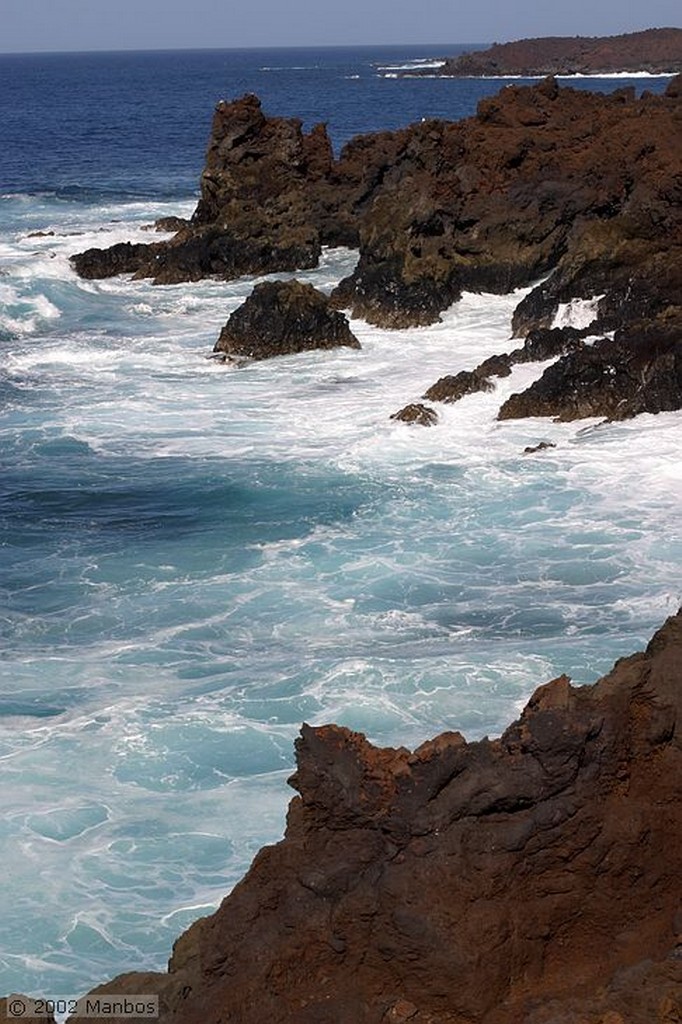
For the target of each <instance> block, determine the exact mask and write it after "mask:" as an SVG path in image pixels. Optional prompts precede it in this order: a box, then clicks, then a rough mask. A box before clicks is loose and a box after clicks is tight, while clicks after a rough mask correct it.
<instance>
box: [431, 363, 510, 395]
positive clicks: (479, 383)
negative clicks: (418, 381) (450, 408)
mask: <svg viewBox="0 0 682 1024" xmlns="http://www.w3.org/2000/svg"><path fill="white" fill-rule="evenodd" d="M494 388H495V385H494V384H493V383H492V381H491V380H489V379H488V377H485V376H483V374H480V373H478V371H477V370H461V371H460V372H459V373H456V374H454V375H450V376H447V377H441V378H440V380H437V381H436V383H435V384H432V385H431V387H430V388H429V389H428V391H427V392H426V394H425V395H424V398H426V399H427V400H428V401H431V402H458V401H459V400H460V398H464V396H465V395H473V394H476V392H477V391H493V390H494Z"/></svg>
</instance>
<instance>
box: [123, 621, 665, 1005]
mask: <svg viewBox="0 0 682 1024" xmlns="http://www.w3.org/2000/svg"><path fill="white" fill-rule="evenodd" d="M681 723H682V611H680V612H679V613H678V614H677V615H675V616H673V617H672V618H670V619H668V621H667V622H666V623H665V625H664V626H663V627H662V628H661V629H660V630H659V631H658V632H657V633H656V635H655V636H654V637H653V639H652V640H651V642H650V643H649V645H648V647H647V648H646V651H644V652H643V653H639V654H635V655H632V656H631V657H629V658H623V659H621V660H620V661H618V662H617V663H616V665H615V666H614V668H613V670H612V671H611V672H610V673H609V674H608V675H606V676H605V677H604V678H602V679H601V680H599V681H598V682H597V683H596V684H595V685H593V686H586V687H579V688H574V687H572V686H571V684H570V681H569V680H568V679H567V678H566V677H565V676H562V677H560V678H558V679H555V680H554V681H553V682H551V683H548V684H546V685H545V686H542V687H540V688H539V689H538V690H537V691H536V693H535V694H534V695H533V696H532V697H531V699H530V701H529V703H528V705H527V707H526V709H525V711H524V712H523V714H522V715H521V717H520V719H519V720H518V721H517V722H515V723H514V724H513V725H511V726H510V727H509V728H508V729H507V731H506V732H505V733H504V734H503V735H502V736H501V737H500V738H499V739H496V740H492V741H491V740H488V739H485V740H481V741H479V742H476V743H467V742H466V741H465V740H464V739H463V737H462V736H461V735H460V734H459V733H456V732H445V733H443V734H442V735H441V736H438V737H437V738H436V739H435V740H432V741H429V742H427V743H424V744H422V746H420V747H419V748H418V749H417V750H415V751H414V752H413V753H410V751H408V750H406V749H404V748H400V749H397V750H394V749H377V748H375V747H373V746H372V745H371V744H370V743H368V741H367V740H366V739H365V737H364V736H363V735H361V734H359V733H354V732H350V731H349V730H347V729H343V728H339V727H336V726H327V727H323V728H315V729H313V728H310V727H307V726H304V728H303V730H302V735H301V738H300V739H299V740H298V741H297V745H296V746H297V761H298V768H297V771H296V774H295V775H294V776H293V777H292V779H291V784H292V785H293V786H294V788H295V789H297V790H298V793H299V796H297V797H295V798H294V799H293V800H292V802H291V805H290V808H289V815H288V821H287V830H286V836H285V838H284V839H283V840H282V842H280V843H278V844H277V845H276V846H272V847H268V848H266V849H264V850H262V851H261V852H260V853H259V854H258V856H257V857H256V859H255V861H254V863H253V865H252V867H251V869H250V871H249V872H248V874H247V875H246V877H245V878H244V880H243V881H242V882H241V883H240V884H239V885H238V886H237V887H236V888H235V889H234V891H233V892H232V893H231V894H230V895H229V896H228V897H227V898H226V899H225V901H224V902H223V904H222V906H221V907H220V909H219V910H218V911H217V912H216V913H215V914H214V915H213V916H212V917H209V918H204V919H202V920H200V921H198V922H196V923H195V924H194V925H192V927H191V928H190V929H189V930H188V931H187V932H185V934H184V935H183V936H182V937H181V938H180V939H179V940H178V942H177V943H176V945H175V948H174V951H173V956H172V958H171V961H170V965H169V973H168V974H167V975H156V976H154V975H135V974H131V975H125V976H123V977H122V978H120V979H117V980H116V981H114V982H112V983H110V984H109V985H107V986H104V988H105V989H106V991H108V992H116V991H121V992H123V991H128V992H131V991H138V992H139V991H145V992H151V991H157V992H159V993H160V995H161V1005H162V1014H161V1019H162V1021H164V1022H165V1024H224V1022H228V1021H229V1022H235V1024H236V1022H238V1024H262V1022H263V1021H266V1020H267V1021H269V1022H270V1021H271V1022H273V1024H388V1022H394V1024H397V1022H405V1021H411V1022H412V1024H675V1022H677V1021H679V1020H680V1016H681V1015H682V902H681V900H682V891H681V889H680V877H682V800H681V799H680V797H681V796H682V734H681Z"/></svg>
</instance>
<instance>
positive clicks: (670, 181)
mask: <svg viewBox="0 0 682 1024" xmlns="http://www.w3.org/2000/svg"><path fill="white" fill-rule="evenodd" d="M680 94H682V87H680V85H679V83H678V82H677V80H673V82H672V83H671V84H670V86H669V87H668V89H667V90H666V93H665V95H663V96H652V95H647V96H643V97H641V98H640V99H635V98H634V96H632V95H631V93H629V92H628V93H627V95H626V93H625V92H623V91H622V90H621V91H620V92H618V93H614V94H611V95H603V94H597V93H594V94H593V93H588V92H585V91H583V90H575V89H570V88H560V87H559V86H558V85H557V82H556V81H555V80H553V79H547V80H545V81H543V82H540V83H538V84H537V85H535V86H530V87H529V86H512V87H509V88H506V89H504V90H502V92H500V93H499V94H498V95H497V96H495V97H491V98H489V99H486V100H483V101H482V102H481V104H480V105H479V109H478V113H477V115H476V116H475V117H472V118H469V119H467V120H464V121H460V122H458V123H449V122H445V121H436V120H427V121H425V122H421V123H419V124H415V125H412V126H411V127H409V128H405V129H402V130H400V131H397V132H382V133H377V134H375V135H366V136H361V137H359V138H357V139H354V140H352V141H351V142H350V143H349V144H348V145H347V146H345V147H344V149H343V150H342V152H341V155H340V157H339V159H338V160H335V159H334V156H333V153H332V150H331V145H330V142H329V138H328V136H327V133H326V131H325V129H324V126H317V127H316V128H314V129H313V130H312V131H310V132H308V133H304V132H303V131H302V128H301V123H300V121H298V120H297V119H295V118H277V117H267V116H266V115H265V114H264V113H263V111H262V109H261V105H260V101H259V100H258V99H257V98H256V97H255V96H244V97H242V98H241V99H239V100H235V101H233V102H231V103H227V102H222V103H220V104H219V105H218V107H217V109H216V112H215V116H214V120H213V126H212V131H211V138H210V141H209V148H208V153H207V157H206V165H205V169H204V172H203V175H202V180H201V198H200V200H199V204H198V206H197V209H196V211H195V213H194V215H193V217H192V220H191V222H190V223H189V224H188V225H186V226H181V227H180V229H179V230H178V231H177V233H176V235H175V237H174V238H172V239H170V240H169V241H167V242H158V243H155V244H154V245H153V246H152V247H149V248H147V249H146V250H145V248H144V247H139V246H135V247H133V248H132V249H131V248H130V247H129V248H127V249H121V248H120V247H118V246H115V247H114V248H113V250H110V251H109V253H110V254H109V255H107V254H105V253H102V252H101V251H98V250H91V251H90V252H89V253H87V254H79V255H77V256H76V257H74V266H75V267H76V269H77V271H78V272H79V273H82V274H83V275H84V276H92V277H94V276H104V275H105V274H115V273H134V274H136V275H137V276H148V277H151V278H153V280H154V281H156V282H157V283H173V282H177V281H189V280H198V279H200V278H202V277H207V276H208V277H218V278H223V279H231V278H234V277H237V276H239V275H242V274H246V273H249V274H264V273H271V272H273V271H283V270H286V271H293V270H295V269H297V268H304V267H312V266H315V265H316V263H317V261H318V258H319V253H320V249H321V246H322V245H339V244H344V245H353V246H359V248H360V256H359V260H358V265H357V267H356V269H355V270H354V272H353V273H352V274H351V275H350V276H349V277H348V278H347V279H346V280H345V281H343V282H341V283H340V285H339V286H338V288H337V289H336V291H335V293H334V303H335V305H336V306H337V307H339V308H348V309H350V310H352V312H353V314H354V315H355V316H359V317H364V318H365V319H367V320H369V321H370V322H372V323H375V324H379V325H382V326H386V327H406V326H410V325H419V324H427V323H432V322H434V321H436V320H438V318H439V316H440V313H441V312H442V311H443V310H444V309H446V308H447V307H448V306H450V305H451V304H452V303H453V302H455V301H456V300H457V299H458V298H459V296H460V295H461V293H462V291H463V290H471V291H479V292H480V291H490V292H496V293H503V292H508V291H509V290H511V289H513V288H516V287H519V286H522V285H523V286H526V285H530V284H532V283H533V282H534V281H537V280H538V279H539V278H541V277H544V276H546V275H548V274H550V273H551V276H550V277H549V278H548V279H547V280H546V281H544V282H543V283H542V284H541V285H539V286H537V287H536V289H535V290H534V292H532V293H531V295H530V296H528V297H527V298H525V299H524V300H523V301H522V302H521V303H520V305H519V308H518V311H517V314H516V316H515V320H514V332H515V334H517V335H520V336H525V335H526V334H527V333H528V332H529V331H530V330H532V329H533V328H550V327H551V325H552V322H553V319H554V315H555V313H556V310H557V308H558V305H559V304H560V303H561V302H566V301H569V300H570V299H572V298H576V297H583V298H590V297H592V296H594V295H599V296H601V299H600V301H599V305H598V310H597V314H596V324H595V331H601V332H603V331H611V330H615V329H616V328H618V327H623V326H625V325H626V324H627V323H629V322H632V321H634V320H635V319H641V318H644V317H656V316H658V315H661V314H662V313H663V312H665V310H666V308H667V307H668V306H670V304H671V302H673V303H678V304H679V301H680V300H679V298H675V293H676V291H675V290H676V289H677V295H678V296H679V288H680V274H681V273H682V271H681V270H680V266H681V265H682V260H681V259H680V258H679V256H680V253H681V252H682V241H681V240H680V238H681V230H682V229H681V226H680V217H681V214H680V208H681V206H682V204H681V203H680V195H679V188H680V186H679V176H678V170H679V146H678V142H677V140H678V138H679V117H680V112H679V111H680Z"/></svg>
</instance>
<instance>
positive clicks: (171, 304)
mask: <svg viewBox="0 0 682 1024" xmlns="http://www.w3.org/2000/svg"><path fill="white" fill-rule="evenodd" d="M110 212H111V216H112V217H114V218H116V217H117V211H116V208H115V207H112V208H111V211H110ZM119 212H122V211H119ZM123 212H124V211H123ZM128 213H129V214H130V217H131V218H132V219H131V220H129V222H122V223H121V224H116V225H112V227H111V232H108V233H107V235H106V236H103V235H101V234H99V233H98V232H96V231H94V230H91V228H92V227H93V225H94V223H95V221H94V218H93V217H92V211H89V212H88V214H87V217H86V218H85V219H84V227H86V228H87V229H88V234H87V235H85V236H72V235H68V234H67V233H66V231H61V230H60V229H61V228H63V227H64V224H63V223H62V222H60V221H59V220H58V219H55V221H54V226H55V230H56V231H58V232H59V233H58V234H56V235H55V236H54V237H49V238H47V239H42V240H41V239H39V240H37V242H36V245H35V246H32V245H31V244H29V243H28V241H27V240H26V239H25V238H24V237H23V234H22V233H21V232H14V230H12V231H11V232H9V233H5V235H4V236H3V238H2V244H3V246H4V248H3V252H6V253H7V254H8V255H9V256H10V257H12V258H10V259H9V260H8V261H7V263H6V264H5V266H6V269H7V271H8V273H7V275H6V276H4V277H3V278H2V279H1V281H0V288H2V289H5V291H3V293H2V294H3V295H4V296H5V297H7V298H8V299H9V300H10V302H9V303H8V305H9V307H10V312H11V315H12V316H13V317H15V318H16V317H17V313H16V312H14V311H13V310H14V309H15V307H16V306H17V304H18V305H19V306H22V304H23V306H25V308H26V310H27V313H26V316H27V319H30V318H34V328H33V329H32V330H31V332H30V333H26V332H22V331H19V330H17V331H15V332H14V333H13V337H12V338H11V339H10V340H8V341H7V342H6V343H3V354H4V360H3V367H2V369H3V382H4V383H6V384H7V385H9V386H11V387H12V388H14V389H15V390H16V393H17V394H18V396H19V397H18V398H17V399H16V401H13V402H12V403H11V407H10V410H9V412H8V414H7V418H6V419H5V420H3V423H2V430H3V433H2V443H3V455H4V456H5V461H6V463H7V469H6V471H5V472H4V473H3V486H4V487H5V489H6V491H7V493H8V496H9V497H10V498H11V499H12V505H11V512H12V515H13V516H14V517H15V518H14V519H13V520H12V523H13V526H12V533H11V534H8V535H7V539H8V544H7V545H6V546H5V547H4V548H3V554H4V555H7V554H8V552H10V551H15V548H14V546H15V545H17V542H18V539H19V538H21V540H22V545H23V546H22V547H21V548H19V546H18V545H17V547H16V551H15V555H16V557H15V560H14V561H13V562H12V563H11V564H10V565H8V567H7V568H8V572H7V573H5V574H4V575H3V579H7V580H10V579H11V580H12V590H11V591H9V592H7V594H5V598H6V601H5V607H4V609H3V613H2V616H0V629H2V630H3V631H4V632H3V635H4V636H5V637H6V638H7V640H8V641H9V642H8V643H7V645H6V646H7V657H6V658H5V661H4V664H3V669H2V675H3V678H2V685H1V686H0V710H2V711H3V714H4V717H2V718H0V723H4V724H2V725H1V726H0V757H2V758H3V770H5V771H6V773H7V778H8V785H7V786H6V787H4V789H3V793H4V796H3V798H2V812H3V814H2V821H3V822H4V824H3V826H2V828H3V835H4V836H5V838H6V840H7V847H6V849H7V851H8V852H7V854H6V858H5V861H4V863H5V865H6V870H7V871H8V872H9V873H11V876H12V879H13V886H14V888H15V890H16V891H17V892H20V893H22V899H21V900H20V901H19V902H17V901H16V900H13V901H12V903H11V905H9V906H5V907H4V908H3V920H4V923H5V928H6V935H7V936H9V940H8V942H7V943H6V955H5V956H4V963H5V968H4V975H3V976H4V978H5V981H6V983H7V986H8V988H14V989H16V990H26V989H27V988H30V989H32V990H33V991H36V992H39V991H43V992H45V991H50V992H51V993H52V994H55V995H57V994H60V993H61V994H65V995H68V996H72V995H73V994H77V993H78V992H79V991H82V990H84V989H85V988H86V987H87V986H88V984H90V983H94V982H95V981H101V979H102V977H105V976H109V975H113V974H115V973H117V972H118V971H120V970H122V969H124V967H125V965H126V964H129V963H131V962H134V963H135V964H136V966H137V967H138V968H139V969H145V968H149V969H158V968H159V967H161V966H162V965H163V963H164V962H165V960H166V958H167V956H168V953H169V950H170V946H171V943H172V941H173V940H174V939H175V938H176V937H177V934H178V932H179V931H180V930H181V929H182V927H184V926H185V925H186V924H189V922H190V921H191V920H192V919H193V917H194V916H196V915H198V914H200V913H202V912H204V911H205V910H207V909H209V908H211V907H213V906H215V905H216V904H217V902H218V901H219V900H220V898H221V897H222V896H223V895H224V893H225V892H226V891H227V890H228V889H229V888H230V886H231V885H232V884H233V883H234V882H235V881H236V880H237V879H238V878H239V877H240V875H241V874H243V872H244V870H245V867H246V866H247V865H248V863H249V860H250V858H251V857H252V856H253V855H254V853H255V851H256V850H257V849H258V847H259V846H261V845H262V844H263V843H264V842H270V841H272V840H274V839H276V838H277V837H278V836H279V835H280V834H281V830H282V827H283V820H284V817H283V816H284V810H285V805H286V802H287V799H288V795H289V791H288V790H287V788H286V784H285V779H286V777H287V775H288V774H289V773H290V770H291V765H292V746H293V740H294V737H295V735H296V732H297V729H298V727H299V725H300V722H301V721H303V720H306V721H310V722H313V723H316V724H317V723H322V722H325V721H329V720H338V721H340V722H341V723H342V724H346V725H349V726H353V727H355V728H359V729H363V730H365V731H366V732H367V733H368V734H369V735H370V736H372V737H373V738H374V739H376V740H377V741H379V742H382V743H390V744H401V743H404V744H407V745H410V746H413V745H416V744H417V743H419V742H421V741H422V740H423V739H425V738H426V737H427V736H429V735H432V734H434V733H435V732H438V731H440V730H442V729H443V728H460V729H462V730H463V731H464V732H465V733H466V734H467V735H468V736H469V737H474V738H475V737H477V736H481V735H483V734H485V733H490V734H494V733H499V732H500V731H501V730H502V729H503V728H504V727H505V725H506V724H507V723H508V721H509V719H510V718H511V717H512V715H513V714H514V712H515V711H516V710H517V709H518V708H519V707H520V706H521V705H522V704H523V702H524V700H525V699H526V698H527V696H528V694H529V693H530V692H531V691H532V690H533V689H534V687H535V686H536V685H537V684H539V683H541V682H544V681H546V680H547V679H548V678H551V677H552V676H555V675H557V674H558V673H559V672H561V671H568V672H569V673H570V674H572V675H573V677H574V678H575V679H576V681H578V682H584V681H590V680H592V679H594V678H595V676H596V675H598V674H599V673H601V672H603V671H605V670H606V669H608V667H609V666H610V663H611V662H612V661H613V659H614V657H616V656H618V655H621V654H626V653H629V652H630V651H631V650H633V649H635V648H636V647H637V646H638V644H639V643H641V642H642V641H644V640H645V639H646V637H647V634H650V632H651V629H652V628H653V627H654V626H655V625H656V624H658V623H659V622H660V621H661V620H662V619H663V618H664V616H665V615H666V614H668V613H670V612H672V611H674V610H676V607H677V605H678V604H679V602H680V597H681V595H680V585H679V560H680V555H681V554H682V539H681V538H680V528H679V505H680V500H681V499H682V469H681V468H680V467H681V464H680V459H679V427H680V414H679V413H665V414H661V415H659V416H644V417H638V418H637V420H635V421H631V422H628V423H619V424H606V425H602V424H600V423H599V422H598V421H597V420H594V421H590V422H588V423H585V422H579V423H553V422H551V421H549V420H522V421H505V422H500V421H498V420H497V419H496V414H497V410H498V408H499V405H500V403H501V402H502V401H503V400H504V398H505V397H507V396H508V395H509V394H511V393H512V392H513V391H517V390H520V389H521V388H523V387H525V386H527V385H528V384H529V383H530V382H531V381H532V380H534V379H536V377H537V376H538V375H539V374H540V373H542V371H543V369H544V368H545V366H546V365H547V364H535V365H533V364H525V365H520V366H517V367H515V368H514V371H513V373H512V375H511V376H510V377H508V378H501V379H499V380H498V381H497V382H496V388H495V391H493V392H491V393H486V394H477V395H470V396H467V397H466V398H464V399H463V400H462V401H460V402H458V403H456V404H454V405H443V404H440V405H438V413H439V417H440V420H439V423H438V425H437V426H436V427H434V428H429V429H423V428H414V427H408V426H406V425H405V424H402V423H399V422H396V421H393V420H391V419H390V414H391V413H392V412H394V411H396V410H397V409H398V408H400V407H401V406H402V405H404V404H406V403H407V402H410V401H414V400H418V399H419V398H420V396H421V395H422V394H423V393H424V391H425V389H426V388H427V387H428V386H429V385H430V384H432V383H433V382H434V381H435V380H436V379H437V378H438V377H440V376H442V375H443V374H446V373H456V372H458V371H459V370H462V369H471V368H473V367H474V366H475V365H477V363H479V362H480V361H481V359H483V358H485V357H486V356H488V355H491V354H493V353H496V352H504V351H508V350H509V349H510V348H512V347H515V344H516V343H515V342H513V341H512V340H511V338H510V319H511V314H512V311H513V309H514V306H515V305H516V303H517V302H518V300H519V298H520V297H521V295H522V294H523V293H521V292H519V293H517V294H516V295H511V296H503V297H500V296H490V295H472V294H467V295H465V296H464V297H463V299H462V301H461V302H460V303H458V304H457V305H456V306H454V307H453V308H452V309H450V310H448V311H446V312H445V313H444V314H443V317H442V320H441V322H440V323H436V324H434V325H432V326H430V327H423V328H415V329H410V330H402V331H386V330H382V329H379V328H376V327H371V326H370V325H368V324H366V323H364V322H362V321H358V320H354V321H353V322H352V325H351V326H352V329H353V330H354V331H355V333H356V334H357V336H358V338H359V340H360V341H361V344H362V349H361V350H360V351H354V350H337V351H332V352H317V353H304V354H301V355H297V356H290V357H286V358H281V359H278V360H273V361H270V362H263V363H252V364H249V365H246V366H243V367H240V368H239V369H235V368H230V367H227V366H224V365H221V364H219V363H216V362H215V361H213V360H210V359H208V358H207V356H208V355H209V354H210V351H211V348H212V346H213V344H214V342H215V339H216V338H217V336H218V333H219V331H220V328H221V327H222V325H223V324H224V323H225V321H226V319H227V317H228V316H229V314H230V312H231V311H232V310H234V309H235V308H236V307H237V306H238V305H239V304H240V302H241V301H242V300H243V299H244V297H245V296H246V295H247V294H248V293H249V292H250V290H251V288H252V286H253V283H254V281H253V279H248V280H247V279H243V280H241V281H236V282H232V283H230V284H227V285H226V284H224V283H220V282H214V281H205V282H200V283H197V284H186V285H185V284H183V285H174V286H167V287H156V286H153V285H152V284H151V283H150V282H145V281H131V280H129V279H127V278H126V279H114V280H110V281H101V282H98V281H94V282H89V281H88V282H86V281H80V280H78V279H77V277H76V276H75V274H74V273H73V271H72V269H71V267H70V265H69V263H68V256H69V255H70V254H71V253H72V252H73V251H75V250H76V249H77V248H83V247H85V243H86V242H87V243H92V244H106V243H108V242H109V241H111V240H112V239H120V240H123V239H124V238H125V237H135V238H139V239H140V240H150V236H149V234H148V233H143V232H141V231H139V232H138V233H137V234H134V235H131V234H130V229H131V228H133V229H134V230H135V231H136V230H137V228H136V225H138V224H139V223H140V222H141V221H143V220H145V219H152V218H151V214H150V217H149V218H145V216H144V210H134V211H132V212H131V211H130V210H128ZM71 216H72V215H71V213H65V217H66V219H67V220H69V218H70V217H71ZM91 218H92V219H91ZM69 223H71V221H70V220H69ZM34 241H36V240H31V242H34ZM49 249H55V250H56V252H57V255H56V256H55V257H54V258H50V257H49V256H47V255H46V251H47V250H49ZM43 250H44V251H43ZM355 259H356V255H355V254H354V253H351V252H349V251H347V250H327V251H326V252H325V253H324V254H323V259H322V262H321V265H320V267H319V268H318V269H316V270H312V271H307V272H305V273H302V274H299V275H297V276H299V277H301V278H303V279H305V280H309V281H311V282H313V283H315V284H316V285H318V286H320V287H322V288H324V289H327V290H329V289H330V288H331V287H332V286H333V284H334V283H335V282H336V281H337V280H338V279H339V277H341V276H344V275H346V274H347V273H349V272H350V270H351V269H352V267H353V264H354V261H355ZM273 276H287V275H273ZM597 300H598V297H596V298H595V299H594V300H591V301H592V302H595V301H597ZM23 306H22V308H23ZM589 309H590V307H589V304H584V305H579V306H577V307H576V306H571V307H568V306H567V307H566V308H564V309H562V310H561V311H560V314H559V316H560V318H563V320H562V322H572V323H577V322H580V323H582V322H583V320H584V319H585V318H586V317H587V316H589V315H591V314H590V312H589ZM40 310H42V314H40V315H39V313H40ZM52 310H56V312H57V314H58V315H53V314H52ZM43 314H44V315H43ZM22 315H23V314H22ZM19 319H20V320H21V315H20V316H19ZM22 322H24V321H23V320H22ZM13 393H14V392H13ZM22 403H23V404H22ZM539 440H547V441H551V442H553V443H554V444H556V446H557V447H556V448H552V449H548V450H546V451H544V452H541V453H537V455H534V456H524V455H523V449H524V447H525V446H526V445H528V444H535V443H537V442H538V441H539ZM8 509H9V506H8ZM86 769H87V770H86ZM46 779H49V786H48V785H47V784H46Z"/></svg>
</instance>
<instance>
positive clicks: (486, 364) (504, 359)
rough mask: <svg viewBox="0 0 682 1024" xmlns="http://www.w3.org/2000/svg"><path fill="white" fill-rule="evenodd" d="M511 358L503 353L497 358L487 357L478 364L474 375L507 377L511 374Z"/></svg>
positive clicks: (512, 360)
mask: <svg viewBox="0 0 682 1024" xmlns="http://www.w3.org/2000/svg"><path fill="white" fill-rule="evenodd" d="M513 362H514V359H513V356H512V355H511V354H509V353H507V352H503V353H502V354H501V355H499V356H489V357H488V358H487V359H484V360H483V362H482V363H479V364H478V366H477V367H476V369H475V370H474V373H476V374H478V375H479V376H480V377H508V376H509V375H510V373H511V368H512V363H513Z"/></svg>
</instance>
